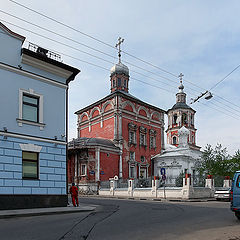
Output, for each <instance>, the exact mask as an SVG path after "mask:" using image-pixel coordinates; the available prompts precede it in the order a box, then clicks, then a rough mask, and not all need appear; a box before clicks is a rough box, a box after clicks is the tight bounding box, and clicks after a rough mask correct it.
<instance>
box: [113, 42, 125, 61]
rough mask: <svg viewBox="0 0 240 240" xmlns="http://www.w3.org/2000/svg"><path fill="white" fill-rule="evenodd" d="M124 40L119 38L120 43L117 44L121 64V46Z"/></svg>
mask: <svg viewBox="0 0 240 240" xmlns="http://www.w3.org/2000/svg"><path fill="white" fill-rule="evenodd" d="M123 41H124V39H123V38H121V37H119V38H118V43H117V44H116V46H115V47H116V48H117V47H118V59H119V63H120V62H121V51H122V50H121V44H122V43H123Z"/></svg>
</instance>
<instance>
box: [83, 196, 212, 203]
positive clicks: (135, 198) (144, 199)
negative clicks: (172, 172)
mask: <svg viewBox="0 0 240 240" xmlns="http://www.w3.org/2000/svg"><path fill="white" fill-rule="evenodd" d="M79 197H83V198H99V199H101V198H102V199H104V198H105V199H118V200H141V201H159V202H161V201H162V202H210V201H216V199H215V198H202V199H201V198H196V199H194V198H193V199H171V198H170V199H164V198H142V197H141V198H137V197H122V196H121V197H117V196H116V197H115V196H100V195H80V196H79Z"/></svg>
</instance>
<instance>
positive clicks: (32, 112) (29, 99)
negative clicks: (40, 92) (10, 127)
mask: <svg viewBox="0 0 240 240" xmlns="http://www.w3.org/2000/svg"><path fill="white" fill-rule="evenodd" d="M22 101H23V103H22V119H23V120H28V121H32V122H39V98H38V97H35V96H31V95H26V94H23V100H22Z"/></svg>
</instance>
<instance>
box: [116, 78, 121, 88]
mask: <svg viewBox="0 0 240 240" xmlns="http://www.w3.org/2000/svg"><path fill="white" fill-rule="evenodd" d="M117 84H118V87H121V78H118V79H117Z"/></svg>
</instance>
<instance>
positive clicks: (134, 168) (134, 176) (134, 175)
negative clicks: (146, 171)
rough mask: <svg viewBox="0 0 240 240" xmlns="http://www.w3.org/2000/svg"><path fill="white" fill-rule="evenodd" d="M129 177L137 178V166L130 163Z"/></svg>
mask: <svg viewBox="0 0 240 240" xmlns="http://www.w3.org/2000/svg"><path fill="white" fill-rule="evenodd" d="M132 168H133V176H132V175H131V169H132ZM129 178H136V167H135V166H131V165H129Z"/></svg>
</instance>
